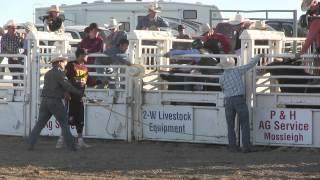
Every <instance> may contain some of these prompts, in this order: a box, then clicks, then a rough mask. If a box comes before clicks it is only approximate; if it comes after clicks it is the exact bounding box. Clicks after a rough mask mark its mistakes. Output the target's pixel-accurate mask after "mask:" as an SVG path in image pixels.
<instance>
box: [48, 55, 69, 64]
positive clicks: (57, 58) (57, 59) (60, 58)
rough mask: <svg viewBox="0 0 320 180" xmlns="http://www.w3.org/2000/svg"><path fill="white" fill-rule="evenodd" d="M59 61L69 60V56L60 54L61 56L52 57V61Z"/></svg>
mask: <svg viewBox="0 0 320 180" xmlns="http://www.w3.org/2000/svg"><path fill="white" fill-rule="evenodd" d="M58 61H68V58H67V57H64V56H62V55H60V56H57V57H54V58H52V59H51V61H50V62H51V63H54V62H58Z"/></svg>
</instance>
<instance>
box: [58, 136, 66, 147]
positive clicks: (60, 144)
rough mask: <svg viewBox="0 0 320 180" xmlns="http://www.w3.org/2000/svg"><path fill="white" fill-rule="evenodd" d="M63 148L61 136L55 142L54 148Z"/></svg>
mask: <svg viewBox="0 0 320 180" xmlns="http://www.w3.org/2000/svg"><path fill="white" fill-rule="evenodd" d="M63 146H64V141H63V136H60V137H59V139H58V141H57V144H56V148H57V149H61V148H62V147H63Z"/></svg>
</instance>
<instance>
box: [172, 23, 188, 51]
mask: <svg viewBox="0 0 320 180" xmlns="http://www.w3.org/2000/svg"><path fill="white" fill-rule="evenodd" d="M184 29H185V27H184V26H183V25H182V24H180V25H178V28H177V30H178V35H177V36H176V38H177V39H191V37H190V36H189V35H188V34H185V33H184ZM172 48H173V49H190V48H191V44H190V43H189V42H173V44H172Z"/></svg>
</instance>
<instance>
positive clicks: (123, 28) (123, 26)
mask: <svg viewBox="0 0 320 180" xmlns="http://www.w3.org/2000/svg"><path fill="white" fill-rule="evenodd" d="M120 23H121V26H120V27H119V29H120V30H121V31H126V32H130V23H129V22H120Z"/></svg>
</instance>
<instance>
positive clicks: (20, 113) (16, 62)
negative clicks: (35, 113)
mask: <svg viewBox="0 0 320 180" xmlns="http://www.w3.org/2000/svg"><path fill="white" fill-rule="evenodd" d="M0 58H1V59H2V60H1V64H0V70H1V72H0V113H1V116H0V121H1V126H0V134H1V135H14V136H25V135H26V134H27V127H28V126H29V124H28V122H29V108H30V99H29V95H30V91H29V90H28V87H29V84H28V82H29V81H28V78H29V75H28V74H29V73H28V72H27V66H29V64H28V63H29V61H28V59H27V56H25V55H13V54H1V55H0ZM8 59H10V63H9V62H8Z"/></svg>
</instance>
